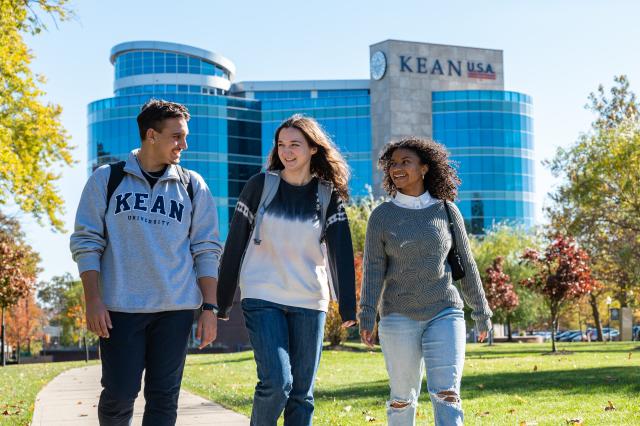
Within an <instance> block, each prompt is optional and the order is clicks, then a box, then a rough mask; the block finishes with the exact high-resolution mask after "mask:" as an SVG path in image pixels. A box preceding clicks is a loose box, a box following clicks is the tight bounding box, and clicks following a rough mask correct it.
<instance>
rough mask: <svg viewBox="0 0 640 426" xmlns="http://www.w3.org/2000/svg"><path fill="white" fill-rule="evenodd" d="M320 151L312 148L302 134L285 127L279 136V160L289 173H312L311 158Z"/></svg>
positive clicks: (294, 129)
mask: <svg viewBox="0 0 640 426" xmlns="http://www.w3.org/2000/svg"><path fill="white" fill-rule="evenodd" d="M317 151H318V148H316V147H310V146H309V143H308V142H307V140H306V139H305V137H304V135H303V134H302V132H301V131H300V130H298V129H296V128H294V127H285V128H284V129H282V130H280V133H279V134H278V158H280V161H282V164H284V168H285V170H287V171H289V172H304V171H307V172H310V170H311V157H312V156H313V154H315V153H316V152H317Z"/></svg>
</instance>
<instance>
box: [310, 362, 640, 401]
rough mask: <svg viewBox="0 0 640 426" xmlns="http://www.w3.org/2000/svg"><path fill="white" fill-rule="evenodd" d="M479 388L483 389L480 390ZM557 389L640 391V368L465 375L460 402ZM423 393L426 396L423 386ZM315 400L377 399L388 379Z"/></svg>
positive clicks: (325, 392)
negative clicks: (499, 395) (484, 397)
mask: <svg viewBox="0 0 640 426" xmlns="http://www.w3.org/2000/svg"><path fill="white" fill-rule="evenodd" d="M480 388H482V389H480ZM547 390H557V391H562V395H588V394H597V393H602V394H610V393H612V392H624V393H629V394H637V393H638V392H640V368H638V367H636V366H629V367H602V368H586V369H581V370H573V369H572V370H555V371H537V372H522V373H491V374H476V375H472V376H464V377H463V379H462V396H463V399H474V398H479V397H482V396H483V395H486V394H487V393H489V394H491V393H504V394H513V395H525V394H527V393H529V392H538V391H547ZM422 392H423V394H424V395H426V385H424V384H423V389H422ZM314 394H315V396H316V398H336V399H341V398H345V399H349V398H356V399H357V398H379V399H381V400H386V398H387V397H388V394H389V384H388V381H387V380H378V381H374V382H360V383H353V384H349V385H345V386H341V387H338V388H333V389H322V388H319V389H316V391H315V392H314Z"/></svg>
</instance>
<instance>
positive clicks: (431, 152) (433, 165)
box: [378, 137, 461, 201]
mask: <svg viewBox="0 0 640 426" xmlns="http://www.w3.org/2000/svg"><path fill="white" fill-rule="evenodd" d="M400 148H403V149H409V150H411V151H413V152H415V153H416V155H417V156H418V157H419V158H420V162H421V163H422V164H426V165H427V166H429V170H428V171H427V174H425V175H424V188H425V189H426V190H427V191H429V194H431V196H432V197H435V198H439V199H440V200H449V201H455V198H456V197H457V195H458V186H460V183H461V182H460V178H459V177H458V172H457V171H456V169H455V167H454V163H453V162H452V161H450V160H449V152H448V151H447V148H445V146H444V145H441V144H439V143H437V142H434V141H433V140H431V139H421V138H417V137H408V138H403V139H400V140H398V141H394V142H389V143H387V144H386V145H385V146H384V147H383V148H382V152H381V153H380V158H379V159H378V168H379V169H380V170H382V172H383V173H384V177H383V178H382V187H383V188H384V190H385V191H386V192H387V194H389V195H395V194H396V192H397V191H398V189H397V188H396V186H395V185H394V184H393V180H392V179H391V174H390V173H389V168H390V166H391V156H392V155H393V153H394V151H395V150H396V149H400Z"/></svg>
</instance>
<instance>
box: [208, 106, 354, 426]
mask: <svg viewBox="0 0 640 426" xmlns="http://www.w3.org/2000/svg"><path fill="white" fill-rule="evenodd" d="M348 180H349V169H348V167H347V165H346V163H345V161H344V159H343V158H342V156H341V155H340V153H339V152H338V150H337V148H336V147H335V145H334V144H333V143H332V142H331V140H330V139H329V137H328V136H327V135H326V134H325V133H324V132H323V131H322V129H321V127H320V126H319V125H318V123H317V122H316V121H315V120H314V119H312V118H308V117H304V116H301V115H294V116H292V117H290V118H289V119H287V120H286V121H284V122H283V123H282V124H281V125H280V127H278V129H277V130H276V132H275V137H274V145H273V148H272V150H271V153H270V154H269V159H268V165H267V171H266V172H265V173H260V174H257V175H255V176H253V177H252V178H251V179H250V180H249V181H248V182H247V184H246V185H245V187H244V189H243V190H242V193H241V194H240V197H239V200H238V204H237V205H236V210H235V213H234V215H233V219H232V221H231V227H230V230H229V236H228V237H227V243H226V245H225V249H224V253H223V256H222V261H221V265H220V274H219V281H218V302H219V304H220V313H219V315H220V316H221V317H222V318H226V317H227V316H228V314H229V310H230V308H231V305H232V302H233V296H234V293H235V290H236V287H237V285H238V284H239V285H240V292H241V298H242V310H243V313H244V317H245V322H246V326H247V330H248V331H249V339H250V340H251V345H252V346H253V350H254V357H255V360H256V364H257V371H258V380H259V381H258V384H257V385H256V390H255V394H254V399H253V411H252V414H251V424H252V425H268V426H271V425H274V426H275V425H276V423H277V420H278V418H279V417H280V414H281V413H282V412H283V410H284V420H285V424H287V425H292V426H305V425H311V424H312V419H313V409H314V401H313V383H314V380H315V375H316V371H317V368H318V364H319V362H320V354H321V352H322V340H323V335H324V323H325V318H326V312H327V309H328V306H329V300H330V293H331V289H330V287H329V281H331V282H332V284H333V290H334V292H335V294H336V295H337V299H338V302H339V306H340V309H339V310H340V315H341V316H342V320H343V321H344V322H343V326H345V327H349V326H352V325H354V324H355V318H356V315H355V273H354V265H353V248H352V245H351V235H350V232H349V224H348V222H347V216H346V213H345V210H344V206H343V202H344V201H346V200H347V199H348V197H349V192H348V186H347V185H348ZM323 246H325V247H323ZM325 248H326V250H325ZM325 253H326V258H325ZM327 266H328V271H327ZM329 273H330V274H331V280H329V279H328V274H329Z"/></svg>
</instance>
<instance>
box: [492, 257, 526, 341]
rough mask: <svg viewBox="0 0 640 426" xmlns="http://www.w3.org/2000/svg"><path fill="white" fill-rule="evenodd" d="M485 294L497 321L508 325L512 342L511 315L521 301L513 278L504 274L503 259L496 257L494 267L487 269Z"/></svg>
mask: <svg viewBox="0 0 640 426" xmlns="http://www.w3.org/2000/svg"><path fill="white" fill-rule="evenodd" d="M484 292H485V295H486V297H487V302H488V303H489V307H490V308H491V310H492V311H493V315H494V318H495V321H500V322H506V323H507V333H508V337H507V340H508V341H509V342H512V341H513V339H512V337H511V314H512V313H513V311H514V310H515V309H516V308H517V307H518V304H519V300H518V295H517V294H516V292H515V290H514V289H513V284H511V278H510V277H509V275H507V274H505V273H504V258H503V257H501V256H498V257H496V258H495V260H494V261H493V265H491V266H490V267H488V268H487V270H486V280H485V281H484Z"/></svg>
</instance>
